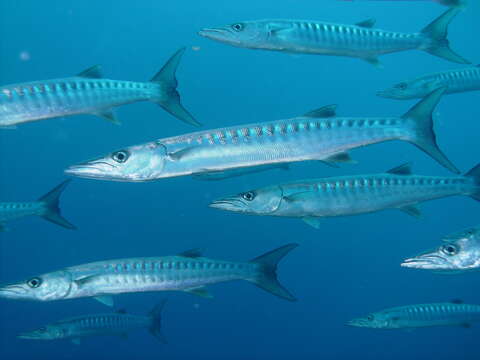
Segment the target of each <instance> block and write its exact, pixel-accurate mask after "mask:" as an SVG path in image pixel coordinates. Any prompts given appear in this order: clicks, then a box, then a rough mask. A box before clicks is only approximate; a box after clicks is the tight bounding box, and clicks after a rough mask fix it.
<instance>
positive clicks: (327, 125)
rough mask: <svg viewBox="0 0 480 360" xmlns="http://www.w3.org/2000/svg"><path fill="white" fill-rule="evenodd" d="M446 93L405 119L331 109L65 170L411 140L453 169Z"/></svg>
mask: <svg viewBox="0 0 480 360" xmlns="http://www.w3.org/2000/svg"><path fill="white" fill-rule="evenodd" d="M442 93H443V89H438V90H436V91H435V92H433V93H432V94H430V95H429V96H427V97H426V98H425V99H423V100H422V101H420V103H419V104H417V105H416V106H415V107H414V108H412V109H411V110H410V111H409V112H408V113H407V114H405V115H404V116H403V117H384V118H368V117H365V118H348V117H333V115H334V107H333V106H327V107H324V108H321V109H319V110H316V111H313V112H310V113H308V114H306V115H305V116H302V117H297V118H293V119H288V120H280V121H273V122H266V123H258V124H250V125H245V126H234V127H229V128H222V129H214V130H209V131H201V132H195V133H191V134H186V135H181V136H175V137H170V138H166V139H160V140H157V141H153V142H150V143H146V144H141V145H137V146H131V147H128V148H125V149H122V150H119V151H115V152H113V153H111V154H108V155H107V156H103V157H100V158H97V159H95V160H91V161H88V162H86V163H83V164H79V165H73V166H71V167H69V168H68V169H67V170H66V173H68V174H71V175H76V176H80V177H86V178H94V179H104V180H113V181H149V180H156V179H161V178H167V177H175V176H182V175H192V174H202V173H209V172H211V173H218V172H226V171H228V170H232V169H241V168H248V167H253V166H264V165H268V164H280V163H287V162H295V161H306V160H322V161H331V162H336V161H349V159H348V156H347V155H346V154H345V153H346V152H347V151H348V150H350V149H354V148H358V147H362V146H366V145H370V144H375V143H380V142H384V141H389V140H404V141H408V142H411V143H413V144H415V145H416V146H418V147H419V148H420V149H422V150H423V151H425V152H426V153H428V154H429V155H430V156H432V157H433V158H434V159H435V160H437V161H438V162H439V163H440V164H442V165H443V166H445V167H446V168H448V169H449V170H451V171H453V172H458V170H457V169H456V168H455V166H454V165H453V164H452V163H451V162H450V161H449V160H448V159H447V158H446V157H445V155H443V153H442V152H441V151H440V150H439V149H438V147H437V145H436V142H435V135H434V133H433V124H432V117H431V114H432V111H433V109H434V108H435V106H436V105H437V103H438V101H439V100H440V97H441V95H442Z"/></svg>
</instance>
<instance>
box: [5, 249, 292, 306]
mask: <svg viewBox="0 0 480 360" xmlns="http://www.w3.org/2000/svg"><path fill="white" fill-rule="evenodd" d="M297 246H298V245H297V244H289V245H285V246H282V247H280V248H278V249H276V250H273V251H270V252H268V253H266V254H264V255H262V256H259V257H257V258H255V259H253V260H251V261H249V262H231V261H223V260H213V259H208V258H204V257H201V254H200V252H199V251H198V250H190V251H187V252H184V253H182V254H179V255H177V256H165V257H149V258H130V259H116V260H109V261H99V262H95V263H90V264H85V265H79V266H73V267H69V268H66V269H63V270H60V271H55V272H51V273H47V274H43V275H40V276H35V277H32V278H30V279H28V280H26V281H21V282H18V283H13V284H10V285H5V286H0V298H9V299H17V300H35V301H52V300H64V299H75V298H82V297H95V298H96V299H97V300H98V301H100V302H102V303H104V304H106V305H109V306H112V305H113V299H112V298H111V297H110V296H109V295H114V294H123V293H133V292H146V291H185V292H189V293H192V294H196V295H199V296H203V297H210V294H209V293H208V292H207V291H206V289H205V286H206V285H209V284H216V283H220V282H225V281H231V280H246V281H249V282H251V283H253V284H255V285H257V286H258V287H260V288H262V289H264V290H265V291H268V292H270V293H271V294H273V295H276V296H278V297H280V298H282V299H285V300H289V301H295V298H294V297H293V295H291V294H290V293H289V292H288V290H286V289H285V288H284V287H283V286H282V285H281V284H280V283H279V282H278V280H277V274H276V271H277V265H278V263H279V261H280V260H281V259H282V258H283V257H284V256H285V255H287V254H288V253H289V252H290V251H291V250H293V249H294V248H296V247H297Z"/></svg>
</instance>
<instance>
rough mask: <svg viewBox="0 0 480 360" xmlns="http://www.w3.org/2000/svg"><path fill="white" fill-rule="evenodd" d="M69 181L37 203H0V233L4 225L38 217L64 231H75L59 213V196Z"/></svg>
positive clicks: (4, 227) (4, 228)
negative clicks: (21, 219)
mask: <svg viewBox="0 0 480 360" xmlns="http://www.w3.org/2000/svg"><path fill="white" fill-rule="evenodd" d="M70 181H71V180H65V181H64V182H62V183H61V184H60V185H58V186H56V187H55V188H54V189H53V190H51V191H50V192H48V193H47V194H45V195H43V196H42V197H41V198H40V199H38V200H37V201H30V202H0V231H2V230H6V225H5V224H6V223H7V222H8V221H12V220H15V219H20V218H23V217H26V216H32V215H36V216H40V217H42V218H44V219H45V220H48V221H50V222H52V223H54V224H57V225H60V226H62V227H64V228H66V229H76V227H75V226H74V225H72V224H71V223H70V222H68V221H67V220H66V219H65V218H64V217H63V216H62V214H61V213H60V206H59V203H60V196H61V195H62V192H63V190H65V187H66V186H67V185H68V183H69V182H70Z"/></svg>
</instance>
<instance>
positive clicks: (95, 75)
mask: <svg viewBox="0 0 480 360" xmlns="http://www.w3.org/2000/svg"><path fill="white" fill-rule="evenodd" d="M77 76H78V77H83V78H88V79H101V78H102V67H101V66H100V65H94V66H92V67H89V68H88V69H85V70H83V71H82V72H81V73H78V74H77Z"/></svg>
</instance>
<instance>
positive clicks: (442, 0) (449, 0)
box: [340, 0, 467, 7]
mask: <svg viewBox="0 0 480 360" xmlns="http://www.w3.org/2000/svg"><path fill="white" fill-rule="evenodd" d="M340 1H351V2H352V1H358V2H365V1H377V2H397V1H400V2H403V1H412V2H415V1H419V2H435V3H438V4H440V5H444V6H448V7H465V6H466V4H467V1H466V0H340Z"/></svg>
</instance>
